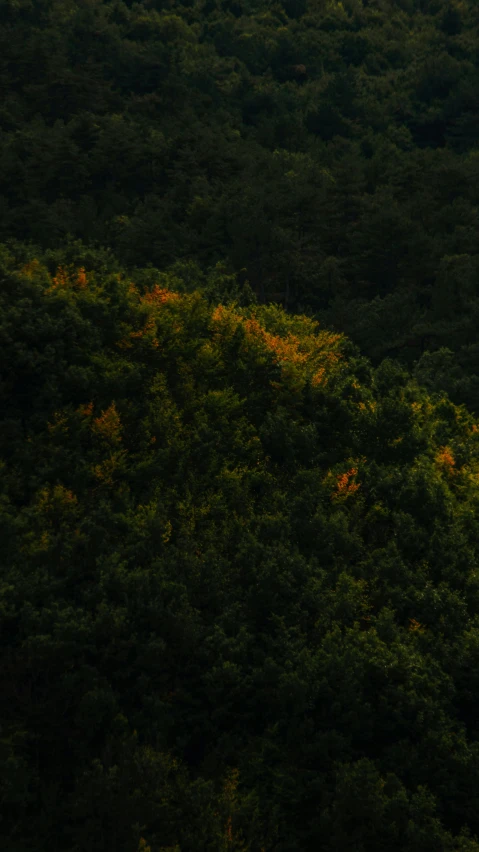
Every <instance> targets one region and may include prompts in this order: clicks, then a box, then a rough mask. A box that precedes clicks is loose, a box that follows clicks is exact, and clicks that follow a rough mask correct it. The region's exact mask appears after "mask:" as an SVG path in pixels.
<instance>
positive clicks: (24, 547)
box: [0, 250, 479, 852]
mask: <svg viewBox="0 0 479 852" xmlns="http://www.w3.org/2000/svg"><path fill="white" fill-rule="evenodd" d="M56 260H58V257H57V258H54V257H52V255H51V254H50V255H47V256H46V257H44V258H42V259H41V260H39V259H35V258H33V257H27V256H25V255H23V257H21V256H19V255H17V256H16V257H14V256H13V255H12V253H11V252H8V251H7V250H3V252H2V255H1V276H2V292H1V302H0V309H1V313H0V316H1V324H0V345H1V349H0V363H1V364H2V365H8V369H7V370H6V371H4V374H3V380H2V385H1V388H0V392H1V411H2V418H1V431H0V457H1V459H2V468H1V479H0V486H1V503H0V505H1V513H0V526H1V528H0V535H1V542H2V546H1V551H0V567H1V610H0V613H1V621H0V630H1V648H2V667H1V691H0V696H1V698H0V707H1V720H2V721H1V724H2V730H1V739H0V749H1V751H0V754H1V760H0V790H1V800H2V810H1V822H0V834H1V837H2V849H4V850H6V852H13V850H15V852H45V850H46V849H48V850H51V852H66V850H68V852H95V850H98V852H137V850H139V851H140V852H141V850H143V852H146V850H147V849H150V850H151V852H160V850H163V852H165V851H166V850H167V849H168V850H177V852H178V850H181V852H190V851H191V852H202V850H205V852H206V850H210V852H220V850H224V852H230V850H235V852H240V850H241V852H245V850H251V852H261V850H291V852H293V851H294V852H296V850H297V852H307V850H325V852H333V851H334V852H336V850H343V849H351V850H358V852H359V850H367V852H384V849H390V850H392V852H394V850H397V852H429V851H430V852H437V850H450V852H453V850H455V851H457V852H459V850H461V852H477V850H479V843H478V842H477V841H476V840H474V839H473V836H472V835H471V834H470V832H472V833H473V834H474V833H476V834H477V833H479V807H478V792H477V791H478V790H479V742H478V737H479V728H478V721H477V701H478V697H479V679H478V669H477V659H478V648H479V644H478V642H479V623H478V616H477V612H478V605H479V573H478V568H479V553H478V544H477V543H478V541H479V520H478V517H477V512H478V501H479V488H478V482H479V431H478V426H477V424H476V422H475V421H474V419H473V418H472V416H471V415H470V414H468V413H467V412H466V410H465V409H463V408H462V409H461V408H456V407H454V405H453V404H452V403H451V402H449V401H448V400H447V398H445V397H444V398H440V397H437V398H436V399H435V400H434V401H433V400H431V398H429V397H428V396H427V395H426V394H425V393H424V391H423V390H421V388H420V387H419V386H418V385H417V384H415V383H414V382H411V381H409V380H408V379H407V376H406V375H405V374H404V372H402V371H401V370H400V369H398V368H397V367H396V366H395V365H394V364H393V363H392V362H384V363H383V364H382V365H381V367H379V368H378V369H375V370H374V369H372V368H371V367H370V366H369V364H368V362H367V361H366V360H365V359H364V358H362V357H361V356H359V355H358V353H357V352H356V351H355V349H354V347H353V346H352V345H351V344H350V343H348V341H347V340H346V339H345V338H344V337H342V336H341V335H338V334H334V333H332V332H328V331H325V330H322V329H321V328H318V327H317V324H315V323H314V322H313V321H312V320H310V319H308V318H305V317H301V316H297V317H294V316H291V315H288V314H286V313H285V312H284V311H283V309H282V308H279V307H276V306H255V305H254V304H253V305H249V306H245V307H243V308H241V307H239V306H238V304H236V305H235V304H229V305H228V304H225V305H219V306H214V305H212V304H211V300H210V298H209V297H208V292H209V289H211V286H212V285H211V284H209V285H208V286H204V283H203V285H202V282H200V281H198V282H196V284H197V288H196V289H195V288H194V287H193V285H194V283H195V282H190V286H191V287H192V289H191V292H186V291H185V289H184V288H183V289H182V288H181V286H180V282H179V279H175V278H174V277H173V276H167V275H164V276H162V277H160V279H158V280H157V281H156V283H153V282H152V281H151V271H148V270H146V271H144V272H143V273H140V272H138V276H137V279H136V281H135V280H132V279H131V278H130V277H128V276H126V275H124V274H122V273H121V272H120V271H119V270H118V269H117V268H114V264H113V263H112V262H111V261H110V262H109V261H108V257H106V256H104V257H103V261H102V263H100V259H99V258H98V257H97V259H96V260H97V267H98V268H97V270H96V271H95V272H87V271H86V270H85V267H84V266H83V267H82V266H79V267H75V266H72V265H66V264H64V265H59V266H58V267H57V268H56V270H55V273H54V274H52V273H51V272H49V265H50V266H52V265H54V264H55V262H56ZM90 260H91V258H90Z"/></svg>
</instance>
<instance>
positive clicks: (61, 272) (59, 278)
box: [47, 266, 88, 293]
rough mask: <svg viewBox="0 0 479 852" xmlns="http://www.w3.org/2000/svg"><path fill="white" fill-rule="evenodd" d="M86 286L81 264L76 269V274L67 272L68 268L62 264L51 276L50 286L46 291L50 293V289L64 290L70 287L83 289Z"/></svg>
mask: <svg viewBox="0 0 479 852" xmlns="http://www.w3.org/2000/svg"><path fill="white" fill-rule="evenodd" d="M87 286H88V279H87V275H86V272H85V268H84V267H83V266H80V268H79V269H77V271H76V274H73V273H69V271H68V269H66V268H65V267H64V266H59V267H58V269H57V274H56V275H54V276H53V278H52V286H51V287H49V289H48V290H47V293H51V292H52V290H66V289H68V288H72V287H73V288H76V289H78V290H85V288H86V287H87Z"/></svg>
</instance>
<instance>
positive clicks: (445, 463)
mask: <svg viewBox="0 0 479 852" xmlns="http://www.w3.org/2000/svg"><path fill="white" fill-rule="evenodd" d="M436 462H437V463H438V464H440V465H441V466H442V467H443V468H445V469H446V470H447V471H449V472H451V471H452V468H453V467H454V465H455V464H456V462H455V460H454V456H453V454H452V450H451V449H450V447H441V448H440V450H439V452H438V453H437V455H436Z"/></svg>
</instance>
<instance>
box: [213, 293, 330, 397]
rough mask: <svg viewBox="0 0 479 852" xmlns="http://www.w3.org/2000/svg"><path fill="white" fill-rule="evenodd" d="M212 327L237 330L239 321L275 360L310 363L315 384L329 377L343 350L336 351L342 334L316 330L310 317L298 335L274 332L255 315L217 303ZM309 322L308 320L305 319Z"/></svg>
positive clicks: (248, 336)
mask: <svg viewBox="0 0 479 852" xmlns="http://www.w3.org/2000/svg"><path fill="white" fill-rule="evenodd" d="M211 319H212V323H213V327H216V330H217V331H218V330H219V328H218V326H221V327H222V328H221V330H222V331H223V332H224V331H225V330H226V329H227V330H228V331H229V332H234V330H235V329H236V328H237V327H238V325H239V324H241V325H242V327H243V328H244V331H245V336H246V339H247V340H248V341H250V342H255V343H259V344H260V345H262V346H264V347H265V349H267V350H269V351H270V352H273V353H274V357H275V361H276V363H282V364H290V365H291V364H293V365H303V364H304V365H308V367H309V370H308V372H309V374H310V375H311V373H312V378H311V383H312V384H313V386H317V385H319V384H322V383H325V382H326V381H327V371H328V367H329V368H331V367H332V366H333V365H334V364H336V363H337V362H338V361H340V359H341V357H342V356H341V353H340V352H338V351H335V348H336V346H337V344H338V343H340V342H341V341H342V339H343V338H342V335H340V334H332V333H330V332H324V331H322V332H320V333H318V332H317V325H318V324H317V323H315V322H311V321H309V322H308V323H307V326H306V328H305V334H304V336H303V335H301V336H298V335H297V334H294V333H292V332H286V333H285V334H272V333H271V332H269V331H267V330H266V329H265V328H264V327H263V326H262V325H261V323H260V322H259V321H258V319H257V318H256V317H250V318H249V319H244V318H243V317H242V316H241V315H239V314H235V313H234V312H233V311H232V310H231V309H228V308H225V307H224V306H223V305H218V307H216V308H215V309H214V311H213V313H212V316H211ZM305 325H306V323H305Z"/></svg>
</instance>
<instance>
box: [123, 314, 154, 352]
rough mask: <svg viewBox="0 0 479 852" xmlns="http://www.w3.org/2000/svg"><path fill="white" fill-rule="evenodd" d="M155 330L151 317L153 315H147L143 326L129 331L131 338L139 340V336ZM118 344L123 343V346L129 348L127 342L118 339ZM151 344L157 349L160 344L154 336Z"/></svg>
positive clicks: (145, 335)
mask: <svg viewBox="0 0 479 852" xmlns="http://www.w3.org/2000/svg"><path fill="white" fill-rule="evenodd" d="M155 331H156V325H155V320H154V319H153V317H149V318H148V319H147V321H146V323H145V325H144V326H143V328H140V329H139V330H138V331H132V332H130V338H131V339H132V340H135V339H138V340H141V338H143V337H147V336H148V335H149V334H151V332H155ZM120 344H122V345H123V348H129V344H128V343H127V342H126V341H120ZM120 344H118V345H120ZM151 345H152V346H153V348H154V349H158V347H159V345H160V344H159V343H158V340H157V338H156V337H153V338H152V340H151Z"/></svg>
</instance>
